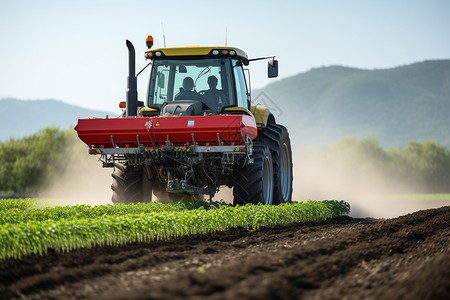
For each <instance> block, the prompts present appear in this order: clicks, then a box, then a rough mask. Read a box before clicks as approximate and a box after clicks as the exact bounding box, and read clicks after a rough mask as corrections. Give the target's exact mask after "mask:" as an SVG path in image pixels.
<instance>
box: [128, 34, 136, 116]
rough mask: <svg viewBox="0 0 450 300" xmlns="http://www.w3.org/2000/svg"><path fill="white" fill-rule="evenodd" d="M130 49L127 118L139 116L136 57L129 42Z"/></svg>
mask: <svg viewBox="0 0 450 300" xmlns="http://www.w3.org/2000/svg"><path fill="white" fill-rule="evenodd" d="M126 43H127V48H128V77H127V111H126V113H127V114H126V116H127V117H135V116H137V106H138V97H137V79H136V55H135V51H134V46H133V44H132V43H131V42H130V41H129V40H127V42H126Z"/></svg>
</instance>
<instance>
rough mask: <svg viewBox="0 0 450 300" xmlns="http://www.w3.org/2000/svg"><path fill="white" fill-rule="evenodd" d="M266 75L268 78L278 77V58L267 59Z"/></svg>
mask: <svg viewBox="0 0 450 300" xmlns="http://www.w3.org/2000/svg"><path fill="white" fill-rule="evenodd" d="M267 76H268V77H269V78H275V77H278V60H275V59H272V60H269V63H268V64H267Z"/></svg>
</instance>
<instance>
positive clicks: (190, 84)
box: [175, 77, 202, 101]
mask: <svg viewBox="0 0 450 300" xmlns="http://www.w3.org/2000/svg"><path fill="white" fill-rule="evenodd" d="M193 88H194V79H192V78H191V77H186V78H184V79H183V87H182V88H180V92H179V93H178V94H176V95H175V100H199V101H201V100H202V96H201V95H200V94H199V93H197V92H195V91H193V90H192V89H193Z"/></svg>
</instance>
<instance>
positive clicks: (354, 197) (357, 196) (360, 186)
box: [293, 149, 449, 218]
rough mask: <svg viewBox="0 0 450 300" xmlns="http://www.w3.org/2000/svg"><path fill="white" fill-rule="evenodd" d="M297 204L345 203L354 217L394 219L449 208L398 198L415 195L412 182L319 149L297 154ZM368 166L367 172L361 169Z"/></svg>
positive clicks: (295, 193)
mask: <svg viewBox="0 0 450 300" xmlns="http://www.w3.org/2000/svg"><path fill="white" fill-rule="evenodd" d="M293 163H294V183H293V187H294V194H293V200H294V201H299V202H300V201H308V200H315V201H320V200H345V201H347V202H348V203H350V206H351V214H350V215H351V216H352V217H374V218H392V217H397V216H400V215H405V214H408V213H412V212H414V211H417V210H420V209H427V208H437V207H442V206H444V205H449V202H445V201H419V200H408V199H405V198H401V200H400V199H399V198H396V197H395V195H399V194H414V192H413V191H414V190H415V187H414V186H411V185H410V184H409V183H408V182H405V181H401V180H397V181H392V179H389V178H388V177H387V176H386V174H383V172H382V171H381V170H380V169H377V167H376V166H373V167H368V166H370V164H368V163H367V161H364V160H363V159H362V158H357V157H353V158H348V157H345V156H344V155H341V154H340V153H333V155H332V156H330V155H329V153H325V152H322V151H320V150H317V149H309V150H298V151H295V152H293ZM360 165H364V168H358V166H360Z"/></svg>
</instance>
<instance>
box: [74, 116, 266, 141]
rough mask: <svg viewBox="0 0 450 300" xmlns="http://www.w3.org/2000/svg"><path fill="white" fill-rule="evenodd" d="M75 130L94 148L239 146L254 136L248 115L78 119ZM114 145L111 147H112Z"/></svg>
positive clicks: (252, 120) (253, 120)
mask: <svg viewBox="0 0 450 300" xmlns="http://www.w3.org/2000/svg"><path fill="white" fill-rule="evenodd" d="M75 130H76V131H77V133H78V136H79V138H80V139H81V140H82V141H83V142H85V143H86V144H87V145H88V146H89V147H93V148H113V147H114V146H116V147H121V148H135V147H137V146H138V145H141V146H147V147H161V146H164V145H166V143H167V141H168V140H169V141H170V143H172V145H173V146H188V145H192V144H193V142H195V143H198V145H200V146H204V145H210V146H214V145H218V144H219V140H220V142H221V143H223V145H242V144H243V137H245V136H246V135H248V136H249V137H250V138H251V139H252V140H253V139H254V138H256V136H257V129H256V122H255V119H254V118H252V117H250V116H247V115H218V116H195V117H152V118H140V117H138V118H111V119H79V120H78V124H77V126H75ZM113 143H114V145H113Z"/></svg>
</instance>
